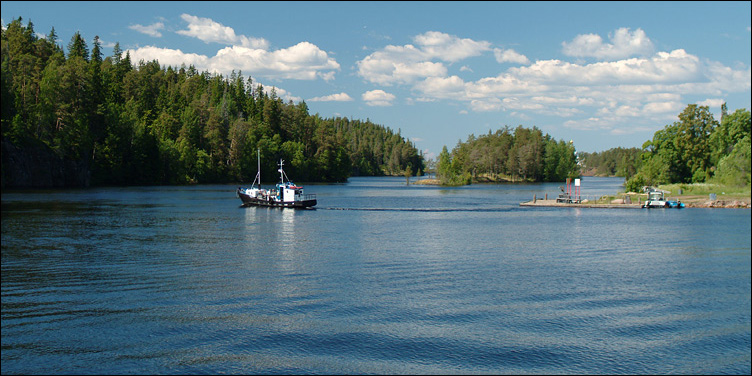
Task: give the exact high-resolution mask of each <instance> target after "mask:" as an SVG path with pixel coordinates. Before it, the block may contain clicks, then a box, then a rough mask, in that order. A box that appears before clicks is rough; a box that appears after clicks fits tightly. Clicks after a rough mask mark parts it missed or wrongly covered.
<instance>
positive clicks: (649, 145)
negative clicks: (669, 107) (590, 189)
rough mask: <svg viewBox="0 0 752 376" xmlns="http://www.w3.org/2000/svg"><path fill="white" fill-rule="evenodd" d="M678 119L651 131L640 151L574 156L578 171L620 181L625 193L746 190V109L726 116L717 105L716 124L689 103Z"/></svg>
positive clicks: (704, 109) (704, 111)
mask: <svg viewBox="0 0 752 376" xmlns="http://www.w3.org/2000/svg"><path fill="white" fill-rule="evenodd" d="M678 119H679V120H678V121H675V122H674V123H672V124H669V125H666V126H665V127H664V128H663V129H661V130H659V131H657V132H655V134H654V135H653V139H652V140H648V141H646V142H645V143H644V144H643V145H642V148H639V149H638V148H630V149H624V148H615V149H609V150H606V151H603V152H599V153H580V154H579V157H580V163H581V165H582V166H583V170H584V171H595V172H596V173H597V174H599V175H600V174H602V175H615V176H623V177H624V178H625V179H626V190H627V191H628V192H629V191H632V192H639V191H640V190H641V188H642V187H643V186H646V185H653V186H656V185H659V184H673V183H715V184H723V185H732V186H749V185H750V169H751V166H752V159H751V158H750V154H752V153H751V152H750V150H751V146H750V137H752V136H751V135H750V134H751V132H750V128H751V127H752V122H751V121H750V112H749V110H747V109H737V110H736V111H734V112H733V113H731V114H729V113H728V110H727V107H726V104H723V106H722V107H721V120H720V122H719V121H717V120H715V117H714V116H713V114H712V113H711V112H710V110H709V108H708V107H707V106H698V105H696V104H690V105H688V106H687V107H686V108H685V109H684V110H683V111H682V112H681V113H680V114H679V116H678Z"/></svg>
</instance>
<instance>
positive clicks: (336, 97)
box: [308, 93, 353, 102]
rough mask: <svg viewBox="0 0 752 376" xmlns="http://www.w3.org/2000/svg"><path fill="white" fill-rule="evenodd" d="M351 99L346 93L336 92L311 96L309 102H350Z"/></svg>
mask: <svg viewBox="0 0 752 376" xmlns="http://www.w3.org/2000/svg"><path fill="white" fill-rule="evenodd" d="M352 100H353V99H352V97H350V96H349V95H347V93H338V94H331V95H325V96H323V97H315V98H311V99H309V100H308V101H309V102H351V101H352Z"/></svg>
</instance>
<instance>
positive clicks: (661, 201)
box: [642, 188, 684, 209]
mask: <svg viewBox="0 0 752 376" xmlns="http://www.w3.org/2000/svg"><path fill="white" fill-rule="evenodd" d="M646 191H647V194H648V199H647V200H646V201H645V203H644V204H643V205H642V207H643V208H646V209H651V208H677V209H681V208H683V207H684V203H683V202H681V201H676V200H666V197H665V195H666V193H671V192H666V191H663V190H660V189H652V188H650V189H646Z"/></svg>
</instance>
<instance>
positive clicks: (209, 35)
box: [177, 13, 269, 50]
mask: <svg viewBox="0 0 752 376" xmlns="http://www.w3.org/2000/svg"><path fill="white" fill-rule="evenodd" d="M180 18H182V19H183V20H184V21H185V22H188V30H178V31H177V33H178V34H180V35H185V36H189V37H194V38H198V39H200V40H202V41H204V42H206V43H210V42H214V43H221V44H228V45H238V44H239V45H241V46H243V47H249V48H258V49H264V50H265V49H268V48H269V42H268V41H266V40H265V39H263V38H249V37H246V36H245V35H236V34H235V30H234V29H233V28H231V27H229V26H224V25H222V24H220V23H219V22H215V21H213V20H212V19H210V18H203V17H196V16H192V15H190V14H185V13H184V14H182V15H180Z"/></svg>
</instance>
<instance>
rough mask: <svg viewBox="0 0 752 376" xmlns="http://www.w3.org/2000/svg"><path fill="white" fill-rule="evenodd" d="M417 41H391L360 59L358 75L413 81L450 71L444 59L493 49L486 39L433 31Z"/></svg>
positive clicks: (393, 81) (389, 81) (387, 81)
mask: <svg viewBox="0 0 752 376" xmlns="http://www.w3.org/2000/svg"><path fill="white" fill-rule="evenodd" d="M413 41H414V42H415V45H412V44H407V45H404V46H393V45H388V46H386V47H384V48H383V49H381V50H378V51H376V52H374V53H372V54H370V55H368V56H366V57H365V58H364V59H363V60H360V61H358V62H357V65H358V75H360V76H361V77H363V78H364V79H366V80H367V81H369V82H372V83H376V84H380V85H392V84H410V83H413V82H415V81H419V80H420V79H423V78H426V77H442V76H445V75H446V74H447V69H446V67H445V66H444V64H443V63H442V62H437V61H435V60H440V61H444V62H449V63H453V62H457V61H460V60H462V59H466V58H468V57H472V56H478V55H480V54H482V53H483V52H485V51H489V50H490V49H491V44H490V43H489V42H485V41H480V42H479V41H474V40H471V39H467V38H464V39H463V38H458V37H456V36H453V35H449V34H445V33H440V32H437V31H429V32H426V33H424V34H420V35H418V36H416V37H414V38H413ZM416 46H417V47H416Z"/></svg>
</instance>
